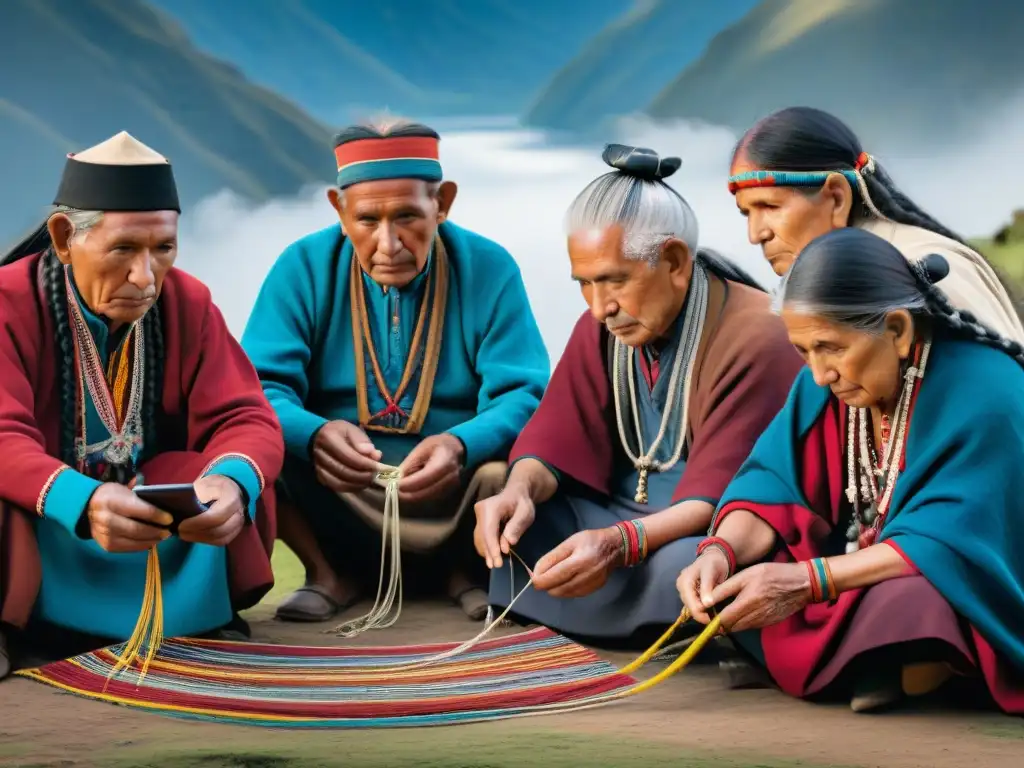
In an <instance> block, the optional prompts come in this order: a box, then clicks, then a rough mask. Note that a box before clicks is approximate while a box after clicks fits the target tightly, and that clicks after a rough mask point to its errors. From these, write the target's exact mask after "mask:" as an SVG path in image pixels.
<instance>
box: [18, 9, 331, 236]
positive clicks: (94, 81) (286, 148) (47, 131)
mask: <svg viewBox="0 0 1024 768" xmlns="http://www.w3.org/2000/svg"><path fill="white" fill-rule="evenodd" d="M2 14H3V23H0V50H3V51H4V66H2V67H0V167H2V168H3V169H4V175H5V177H6V178H7V179H8V183H6V184H3V185H0V211H2V213H0V243H3V244H6V243H8V242H10V241H11V240H12V239H13V238H14V237H15V236H17V235H19V234H21V233H22V232H23V231H24V230H25V229H27V228H28V227H29V226H30V225H31V224H32V223H34V222H35V221H36V219H37V217H38V216H39V214H40V213H41V212H42V211H43V210H44V209H45V207H46V206H47V205H48V204H49V203H50V202H51V201H52V199H53V193H54V191H55V190H56V187H57V183H58V180H59V177H60V171H61V168H62V167H63V163H64V156H65V154H66V153H67V152H70V151H75V150H81V149H84V148H86V147H89V146H91V145H93V144H95V143H97V142H99V141H102V140H104V139H106V138H108V137H109V136H112V135H113V134H115V133H117V132H118V131H121V130H126V131H128V132H129V133H131V134H133V135H134V136H135V137H136V138H138V139H139V140H140V141H143V142H145V143H146V144H149V145H150V146H152V147H153V148H154V149H156V150H157V151H159V152H161V153H162V154H164V155H166V156H167V157H168V158H169V159H170V160H171V162H172V163H173V164H174V167H175V173H176V175H177V178H178V182H179V187H180V192H181V195H182V198H183V202H184V204H185V205H186V206H187V205H189V204H194V203H195V202H196V201H198V200H199V199H201V198H203V197H205V196H207V195H210V194H213V193H216V192H218V191H220V190H222V189H231V190H234V191H236V192H238V193H241V194H244V195H247V196H249V197H251V198H252V199H253V200H255V201H262V200H267V199H269V198H272V197H274V196H278V195H282V194H290V193H294V192H296V191H298V190H299V189H301V188H302V187H303V186H304V185H306V184H309V183H311V182H320V181H325V180H329V179H330V178H331V176H332V171H333V162H332V157H331V147H330V132H329V131H328V129H327V128H326V127H324V126H322V125H320V124H319V123H317V122H316V121H314V120H312V119H311V118H310V117H308V116H307V115H306V114H305V113H304V112H302V111H301V110H299V109H298V108H297V107H295V106H294V105H293V104H291V103H290V102H288V101H286V100H285V99H282V98H281V97H279V96H277V95H275V94H273V93H271V92H270V91H267V90H265V89H263V88H261V87H258V86H255V85H253V84H252V83H250V82H249V81H247V80H246V79H245V78H244V77H243V76H242V75H241V74H240V73H239V72H238V71H237V70H236V69H234V68H233V67H231V66H229V65H227V64H225V63H223V62H220V61H218V60H216V59H213V58H211V57H209V56H207V55H205V54H203V53H201V52H200V51H199V50H198V49H196V48H195V47H194V46H193V45H192V43H191V42H190V41H189V39H188V38H187V37H186V35H185V34H184V32H183V31H182V30H181V29H180V28H179V27H178V25H177V24H175V23H173V22H172V21H170V20H169V19H168V17H166V16H164V15H163V14H162V13H161V12H159V11H157V10H155V9H154V8H152V7H151V6H150V5H148V4H147V3H145V2H142V1H141V0H76V2H64V1H63V0H4V5H3V11H2ZM7 62H14V63H15V65H14V66H9V65H8V63H7ZM11 180H14V182H16V183H10V181H11Z"/></svg>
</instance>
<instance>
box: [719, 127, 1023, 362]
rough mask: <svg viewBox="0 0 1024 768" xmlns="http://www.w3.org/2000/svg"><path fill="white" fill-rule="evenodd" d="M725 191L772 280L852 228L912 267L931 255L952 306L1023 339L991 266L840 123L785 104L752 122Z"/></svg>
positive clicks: (1011, 303)
mask: <svg viewBox="0 0 1024 768" xmlns="http://www.w3.org/2000/svg"><path fill="white" fill-rule="evenodd" d="M729 191H730V192H732V194H733V195H735V198H736V205H737V207H738V208H739V209H740V212H741V213H742V214H743V215H744V217H745V218H746V219H747V229H748V235H749V237H750V241H751V242H752V243H754V244H755V245H759V246H760V247H761V249H762V250H763V252H764V255H765V258H766V259H767V260H768V262H769V264H771V266H772V269H773V270H774V271H775V273H776V274H777V275H780V276H781V275H783V274H785V272H786V270H787V269H789V267H790V265H791V264H792V263H793V260H794V259H795V258H796V257H797V255H798V254H799V253H800V251H801V250H802V249H803V248H804V247H805V246H806V245H807V244H808V243H809V242H810V241H811V240H813V239H814V238H815V237H817V236H818V235H821V234H824V233H825V232H828V231H830V230H832V229H836V228H839V227H847V226H854V227H859V228H861V229H864V230H867V231H868V232H872V233H874V234H876V235H878V236H879V237H882V238H884V239H885V240H888V241H889V242H890V243H892V244H893V245H894V246H896V248H898V249H899V250H900V252H901V253H902V254H903V255H904V257H906V258H907V259H910V260H911V261H918V260H920V259H922V258H924V257H925V256H928V255H929V254H932V253H939V254H942V256H943V257H945V259H946V261H947V263H948V264H949V275H947V276H946V277H945V278H943V281H942V285H941V286H940V287H941V288H942V290H943V292H944V293H945V294H946V295H947V296H948V297H949V300H950V301H951V302H952V303H953V306H954V307H956V308H957V309H964V310H967V311H969V312H971V313H972V314H973V315H974V316H975V317H977V318H978V319H979V320H981V321H982V322H984V323H985V324H986V325H988V326H989V327H990V328H993V329H994V330H996V331H999V333H1001V334H1002V335H1004V336H1007V337H1009V338H1011V339H1014V340H1015V341H1019V342H1022V343H1024V326H1022V325H1021V320H1020V317H1019V313H1018V309H1017V307H1016V306H1015V304H1014V301H1013V300H1012V299H1011V296H1010V295H1009V293H1008V292H1007V289H1006V287H1005V286H1004V284H1003V283H1002V282H1001V281H1000V278H999V276H998V275H997V273H996V271H995V270H994V269H993V268H992V266H991V265H990V264H989V263H988V262H987V261H986V260H985V259H984V258H983V257H982V256H981V255H980V254H979V253H978V252H977V251H975V250H974V249H973V248H971V247H970V246H969V245H967V244H966V243H965V242H964V241H963V240H962V239H961V238H960V237H959V236H958V235H956V234H955V233H954V232H952V231H950V230H949V229H948V228H946V227H945V226H943V225H942V224H940V223H939V222H938V221H936V220H935V219H934V218H932V217H931V216H930V215H928V214H927V213H925V212H924V211H923V210H921V208H919V207H918V206H917V205H916V204H915V203H914V202H913V201H912V200H910V198H908V197H907V196H906V195H905V194H903V193H902V192H901V191H900V190H899V189H897V187H896V185H895V184H894V183H893V181H892V179H891V178H890V177H889V175H888V174H887V173H886V172H885V169H884V168H882V166H881V165H880V164H879V163H878V162H877V160H876V159H875V158H874V157H872V156H871V155H870V154H868V153H867V152H865V151H864V149H863V148H862V146H861V144H860V141H859V140H858V139H857V137H856V136H855V135H854V133H853V131H851V130H850V129H849V127H847V126H846V125H845V124H844V123H843V122H842V121H840V120H839V119H837V118H836V117H833V116H832V115H830V114H828V113H827V112H822V111H821V110H817V109H812V108H810V107H790V108H788V109H783V110H780V111H778V112H775V113H773V114H771V115H769V116H768V117H766V118H764V119H763V120H761V121H759V122H758V123H757V124H756V125H754V126H753V127H752V128H751V129H750V130H749V131H747V133H746V134H745V135H744V136H743V138H742V139H740V141H739V143H738V144H737V146H736V149H735V151H734V153H733V158H732V168H731V170H730V176H729Z"/></svg>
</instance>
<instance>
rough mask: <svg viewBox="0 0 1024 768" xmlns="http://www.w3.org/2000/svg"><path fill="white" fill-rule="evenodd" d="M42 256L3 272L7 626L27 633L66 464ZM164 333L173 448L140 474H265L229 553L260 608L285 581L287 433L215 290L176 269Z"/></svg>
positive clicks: (240, 599) (0, 447)
mask: <svg viewBox="0 0 1024 768" xmlns="http://www.w3.org/2000/svg"><path fill="white" fill-rule="evenodd" d="M39 262H40V256H39V255H35V256H30V257H28V258H24V259H22V260H20V261H18V262H15V263H14V264H11V265H9V266H5V267H3V268H2V269H0V451H2V452H3V465H4V468H3V472H0V621H4V622H6V623H8V624H12V625H14V626H19V627H21V626H24V625H25V624H26V622H27V621H28V619H29V616H30V615H31V612H32V606H33V604H34V602H35V599H36V595H37V594H38V592H39V586H40V564H39V552H38V548H37V545H36V539H35V533H34V527H33V523H32V519H31V517H32V516H34V515H35V514H36V509H37V503H38V501H39V497H40V495H41V491H42V489H43V486H44V484H45V483H46V481H47V478H49V477H50V476H51V475H52V474H53V472H54V471H55V470H56V469H58V468H59V467H61V466H64V465H63V462H61V460H60V459H58V458H55V457H56V456H58V455H59V453H60V448H59V432H60V413H61V408H60V394H59V393H58V392H57V390H56V386H55V380H56V377H55V370H54V369H55V365H56V354H55V352H54V349H53V339H54V338H55V335H56V334H55V329H54V328H53V321H52V318H51V316H50V312H49V310H48V308H47V303H46V301H45V298H44V297H43V295H42V293H41V290H40V287H39V280H38V271H39ZM160 306H161V307H162V312H163V314H162V316H163V331H164V349H165V355H166V356H165V361H164V385H163V402H162V410H163V415H164V416H165V417H166V418H165V419H164V420H165V421H167V422H168V423H170V424H174V425H175V426H176V427H177V429H175V430H168V432H175V433H176V434H174V435H173V436H170V435H167V436H161V442H162V443H164V444H163V445H161V448H162V449H163V452H162V453H160V454H158V455H157V456H155V457H154V458H153V459H151V460H150V461H148V462H146V463H145V464H143V465H142V466H141V467H139V471H140V472H142V473H143V474H144V475H145V477H146V482H147V483H151V484H163V483H191V482H194V481H195V480H196V479H197V478H198V477H199V476H200V475H201V474H202V472H203V470H204V469H205V468H206V466H207V464H209V463H210V461H211V460H213V459H214V458H216V457H218V456H220V455H222V454H226V453H242V454H245V455H246V456H248V457H249V458H251V459H252V460H253V461H254V462H255V463H256V464H257V466H259V468H260V470H261V472H262V473H263V477H264V479H265V488H264V492H263V495H262V496H261V499H260V502H259V506H258V514H257V516H256V524H255V525H252V526H246V527H245V528H244V529H243V530H242V532H241V533H240V534H239V535H238V537H237V538H236V539H235V540H234V541H233V542H232V543H231V544H230V546H229V547H228V564H229V565H228V568H229V580H230V590H231V597H232V601H233V603H234V605H235V608H236V609H244V608H247V607H250V606H252V605H254V604H255V603H257V602H258V601H259V600H260V599H261V598H262V597H263V595H265V594H266V593H267V591H269V589H270V588H271V587H272V586H273V583H274V575H273V572H272V571H271V567H270V554H271V551H272V549H273V543H274V539H275V538H276V533H277V530H276V528H277V526H276V515H275V511H276V510H275V498H274V488H273V484H274V482H275V481H276V479H277V476H278V474H279V473H280V471H281V464H282V462H283V460H284V443H283V438H282V435H281V429H280V426H279V425H278V422H277V417H276V416H275V414H274V411H273V409H272V408H271V406H270V404H269V403H268V402H267V400H266V398H265V397H264V395H263V390H262V387H261V386H260V381H259V378H258V377H257V375H256V371H255V369H254V368H253V366H252V364H251V363H250V362H249V359H248V358H247V357H246V355H245V353H244V352H243V351H242V348H241V347H240V346H239V344H238V343H237V342H236V341H235V340H234V338H232V336H231V334H230V332H229V331H228V328H227V325H226V323H225V322H224V318H223V316H222V315H221V313H220V311H219V310H218V309H217V307H216V306H215V305H214V304H213V301H212V297H211V296H210V291H209V290H208V289H207V288H206V286H204V285H203V284H202V283H200V282H199V281H198V280H196V279H195V278H193V277H190V276H189V275H187V274H185V273H184V272H181V271H179V270H176V269H172V270H171V271H170V272H168V273H167V275H166V277H165V278H164V282H163V289H162V294H161V298H160Z"/></svg>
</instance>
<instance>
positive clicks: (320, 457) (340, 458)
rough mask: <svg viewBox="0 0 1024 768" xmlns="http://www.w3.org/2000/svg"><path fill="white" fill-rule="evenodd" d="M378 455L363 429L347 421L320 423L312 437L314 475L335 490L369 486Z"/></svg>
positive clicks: (351, 490)
mask: <svg viewBox="0 0 1024 768" xmlns="http://www.w3.org/2000/svg"><path fill="white" fill-rule="evenodd" d="M380 457H381V452H380V451H378V450H377V449H376V448H374V446H373V442H372V441H371V440H370V438H369V437H367V435H366V433H365V432H364V431H363V430H361V429H360V428H359V427H357V426H356V425H355V424H350V423H349V422H347V421H331V422H328V423H327V424H324V426H323V427H321V428H320V431H319V432H317V434H316V439H315V440H314V441H313V467H314V469H315V470H316V479H317V480H318V481H319V482H320V484H321V485H323V486H325V487H327V488H330V489H331V490H332V491H334V492H335V493H356V492H358V491H362V490H365V489H366V488H369V487H370V484H371V483H372V482H373V476H374V474H375V473H376V471H377V462H379V461H380Z"/></svg>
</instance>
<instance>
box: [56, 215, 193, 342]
mask: <svg viewBox="0 0 1024 768" xmlns="http://www.w3.org/2000/svg"><path fill="white" fill-rule="evenodd" d="M49 229H50V236H51V238H52V240H53V245H54V250H55V251H56V252H57V256H58V258H59V259H60V260H61V262H62V263H64V264H70V265H71V269H72V271H73V273H74V278H75V285H76V286H77V288H78V292H79V293H80V294H81V296H82V299H83V300H84V301H85V303H86V304H87V305H88V307H89V309H90V310H92V311H93V312H94V313H95V314H97V315H100V316H102V317H105V318H107V319H108V320H109V321H110V322H111V323H113V324H114V325H115V326H116V325H120V324H122V323H133V322H135V321H136V320H138V319H139V318H141V317H142V316H143V315H145V314H146V312H148V311H149V309H150V307H152V306H153V304H154V302H156V300H157V298H158V297H159V296H160V289H161V287H162V285H163V281H164V276H165V275H166V274H167V270H169V269H170V268H171V267H172V266H173V265H174V261H175V259H176V258H177V256H178V213H177V212H176V211H152V212H150V211H147V212H139V213H119V212H112V213H105V214H104V215H103V219H102V221H101V222H100V223H99V224H98V225H96V226H95V227H93V228H92V229H89V230H87V231H86V232H85V233H84V234H83V235H80V236H79V237H77V238H75V239H74V240H73V241H71V233H72V229H73V227H72V225H71V222H70V221H69V220H68V218H67V217H66V216H62V215H60V214H58V215H56V216H53V217H52V218H51V219H50V222H49Z"/></svg>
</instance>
